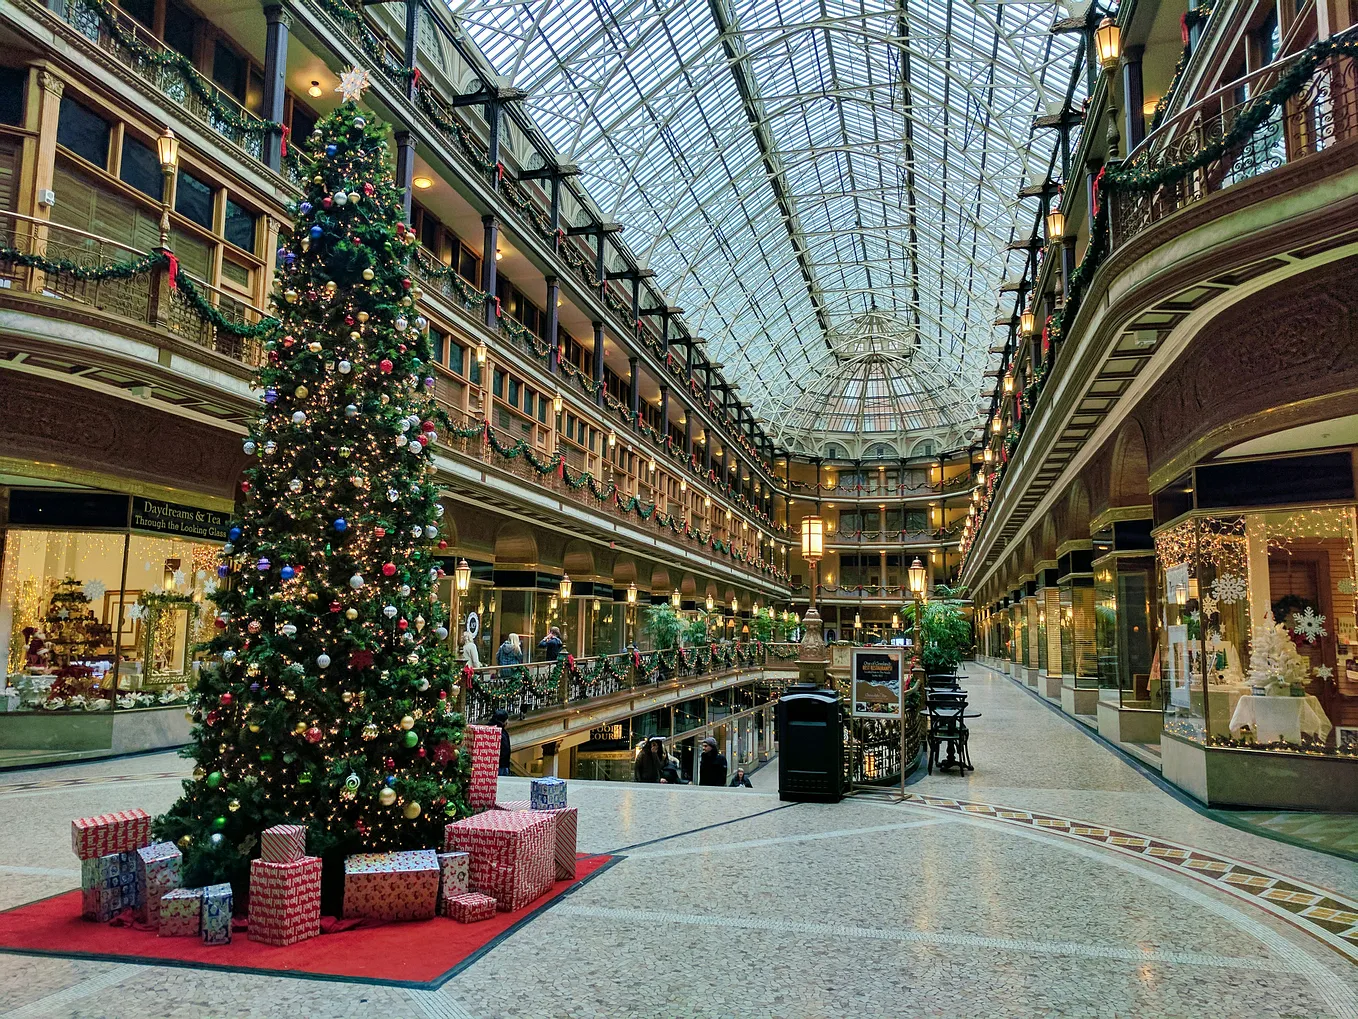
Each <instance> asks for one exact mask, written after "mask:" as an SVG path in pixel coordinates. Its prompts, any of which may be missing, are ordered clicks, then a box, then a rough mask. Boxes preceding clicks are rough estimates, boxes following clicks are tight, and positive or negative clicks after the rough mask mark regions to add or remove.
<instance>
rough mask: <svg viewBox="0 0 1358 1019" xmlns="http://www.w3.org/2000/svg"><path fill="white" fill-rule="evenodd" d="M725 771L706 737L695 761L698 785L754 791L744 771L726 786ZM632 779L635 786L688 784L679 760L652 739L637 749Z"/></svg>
mask: <svg viewBox="0 0 1358 1019" xmlns="http://www.w3.org/2000/svg"><path fill="white" fill-rule="evenodd" d="M726 771H727V762H726V755H725V754H723V753H722V752H721V750H720V749H719V748H718V746H717V741H716V739H715V738H713V737H711V736H708V737H707V738H706V739H704V740H703V750H702V754H701V755H700V756H699V758H698V784H699V785H728V784H729V785H731V786H732V787H736V786H743V787H745V788H746V789H752V788H753V786H752V785H751V784H750V780H749V779H748V778H747V777H746V776H745V769H744V768H737V769H736V773H735V775H734V776H733V777H732V778H731V781H730V782H729V783H728V782H727V781H726ZM632 775H633V777H634V778H635V779H636V780H637V781H638V782H659V783H663V784H669V785H683V784H685V783H686V782H687V781H688V780H687V779H685V778H684V773H683V769H682V768H681V767H680V765H679V759H678V758H677V757H674V756H673V755H672V754H670V752H669V751H668V750H667V749H666V747H665V740H664V737H661V736H652V737H650V738H649V739H647V740H646V741H645V742H644V743H642V744H641V746H640V747H638V748H637V757H636V760H635V761H634V762H633V764H632Z"/></svg>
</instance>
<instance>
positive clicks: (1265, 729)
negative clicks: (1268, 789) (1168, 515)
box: [1151, 506, 1358, 755]
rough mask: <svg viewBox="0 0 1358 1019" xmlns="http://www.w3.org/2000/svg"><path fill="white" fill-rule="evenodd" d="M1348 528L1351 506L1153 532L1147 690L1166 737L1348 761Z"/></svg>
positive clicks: (1353, 726)
mask: <svg viewBox="0 0 1358 1019" xmlns="http://www.w3.org/2000/svg"><path fill="white" fill-rule="evenodd" d="M1354 528H1355V516H1354V507H1352V506H1334V507H1308V508H1299V509H1284V510H1275V509H1270V510H1267V511H1261V512H1257V513H1244V514H1240V515H1234V516H1226V517H1211V516H1201V517H1193V518H1190V519H1188V520H1185V521H1182V522H1180V523H1177V524H1175V525H1173V526H1172V527H1169V528H1166V529H1163V530H1161V531H1158V532H1157V533H1156V536H1155V545H1156V554H1157V560H1158V564H1157V575H1158V584H1157V588H1158V592H1159V594H1160V597H1161V603H1162V608H1161V619H1162V628H1161V629H1162V635H1161V639H1160V641H1159V645H1158V648H1157V652H1156V658H1155V661H1154V662H1153V663H1152V669H1151V686H1152V687H1153V688H1154V689H1155V690H1156V691H1159V692H1160V693H1162V694H1163V696H1164V698H1165V712H1166V720H1165V727H1166V729H1167V730H1168V731H1170V732H1174V733H1177V734H1179V735H1183V736H1188V737H1189V738H1194V739H1198V740H1205V741H1208V742H1210V743H1212V744H1214V745H1221V746H1242V747H1245V746H1266V747H1269V748H1274V749H1280V750H1304V751H1310V752H1331V753H1333V752H1335V751H1340V752H1345V753H1348V754H1354V755H1358V664H1355V662H1356V660H1358V648H1356V647H1355V644H1358V633H1356V632H1355V630H1356V620H1355V587H1356V586H1358V575H1356V574H1355V568H1354V546H1355V530H1354ZM1278 698H1288V699H1289V700H1287V701H1282V700H1278Z"/></svg>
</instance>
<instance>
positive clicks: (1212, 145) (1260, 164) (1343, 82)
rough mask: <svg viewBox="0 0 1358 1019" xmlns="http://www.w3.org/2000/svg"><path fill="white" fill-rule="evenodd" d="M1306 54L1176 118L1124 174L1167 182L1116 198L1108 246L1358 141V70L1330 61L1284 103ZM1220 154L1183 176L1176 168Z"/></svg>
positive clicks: (1350, 63) (1118, 192) (1345, 60)
mask: <svg viewBox="0 0 1358 1019" xmlns="http://www.w3.org/2000/svg"><path fill="white" fill-rule="evenodd" d="M1306 62H1307V57H1306V55H1305V54H1298V55H1296V56H1293V57H1290V58H1286V59H1284V60H1280V61H1277V62H1275V63H1273V64H1269V65H1268V66H1267V67H1262V68H1260V69H1259V70H1257V71H1255V72H1253V73H1252V74H1249V75H1246V76H1245V77H1243V78H1241V79H1239V80H1238V81H1234V82H1232V83H1231V84H1229V85H1226V86H1225V87H1223V88H1220V89H1218V90H1217V91H1215V92H1213V93H1212V94H1211V95H1209V96H1207V97H1206V98H1205V99H1202V100H1199V101H1198V102H1196V103H1194V104H1193V105H1192V106H1190V107H1189V108H1188V109H1186V110H1184V111H1182V112H1181V113H1179V114H1177V115H1176V116H1174V117H1173V118H1171V119H1170V120H1168V121H1167V122H1166V123H1165V124H1163V125H1162V126H1161V127H1160V128H1159V129H1157V130H1156V131H1154V132H1152V133H1151V134H1150V135H1149V136H1148V137H1147V138H1146V140H1145V141H1144V142H1143V143H1142V144H1141V145H1140V146H1139V147H1138V148H1137V149H1136V150H1135V151H1133V152H1132V153H1131V155H1130V157H1129V158H1128V161H1127V163H1126V164H1124V167H1123V169H1124V170H1125V169H1127V168H1131V167H1134V168H1135V170H1136V172H1137V173H1138V174H1139V175H1143V176H1146V177H1150V178H1153V177H1154V176H1155V175H1157V174H1164V175H1165V176H1166V177H1168V179H1167V180H1166V181H1165V182H1164V183H1163V184H1161V185H1160V186H1158V187H1154V188H1151V189H1144V188H1135V189H1133V188H1126V187H1119V188H1116V189H1115V190H1114V191H1113V197H1112V208H1111V210H1110V211H1111V216H1112V219H1111V227H1112V240H1113V247H1114V248H1117V247H1119V246H1120V245H1122V244H1125V243H1126V242H1127V241H1128V240H1130V239H1131V238H1132V237H1135V236H1136V235H1137V234H1139V233H1141V232H1142V231H1143V230H1145V229H1147V228H1148V227H1150V226H1152V225H1153V224H1155V223H1157V222H1159V221H1160V220H1162V219H1164V218H1165V217H1166V216H1169V215H1171V214H1173V213H1175V212H1178V211H1179V210H1180V209H1183V208H1185V207H1186V206H1189V205H1191V204H1193V203H1194V202H1199V201H1202V200H1203V199H1204V198H1207V197H1208V196H1210V195H1212V194H1215V193H1217V192H1219V191H1223V190H1225V189H1226V188H1229V187H1231V186H1232V185H1234V184H1239V183H1241V182H1243V181H1246V180H1250V179H1252V178H1255V177H1259V176H1261V175H1263V174H1266V173H1269V172H1271V171H1273V170H1277V169H1279V168H1280V167H1283V166H1286V165H1287V164H1289V163H1295V162H1297V161H1298V160H1301V159H1305V158H1306V157H1308V156H1311V155H1314V154H1315V153H1317V152H1322V151H1326V150H1329V149H1332V148H1334V147H1335V146H1338V145H1340V144H1342V143H1344V142H1349V141H1352V140H1353V139H1354V138H1355V137H1358V63H1355V61H1354V60H1353V59H1352V58H1350V57H1344V56H1333V57H1329V58H1328V59H1326V60H1324V61H1323V62H1321V63H1320V64H1319V66H1316V67H1315V68H1314V70H1313V71H1312V73H1310V74H1309V76H1308V77H1307V78H1306V80H1304V82H1302V83H1300V88H1299V89H1298V90H1297V91H1295V93H1293V94H1291V95H1290V97H1288V98H1285V99H1284V100H1283V101H1282V102H1276V103H1275V102H1269V101H1268V97H1267V94H1268V93H1269V91H1270V90H1272V89H1278V90H1280V91H1283V90H1288V88H1289V86H1288V79H1289V75H1293V74H1296V73H1299V72H1304V71H1306V70H1307V66H1306ZM1215 150H1220V151H1219V153H1218V154H1217V155H1216V156H1215V157H1214V158H1212V159H1210V161H1207V162H1205V163H1204V164H1203V165H1201V166H1198V167H1196V168H1195V169H1193V170H1191V171H1190V172H1188V173H1187V174H1184V175H1179V174H1177V173H1174V172H1173V171H1174V170H1175V168H1176V167H1178V166H1180V165H1181V164H1184V163H1186V162H1189V161H1193V160H1194V159H1195V157H1199V155H1200V154H1202V153H1205V152H1211V151H1215Z"/></svg>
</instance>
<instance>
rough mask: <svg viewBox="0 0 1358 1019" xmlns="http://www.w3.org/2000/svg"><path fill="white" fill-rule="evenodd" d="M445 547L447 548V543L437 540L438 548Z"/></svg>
mask: <svg viewBox="0 0 1358 1019" xmlns="http://www.w3.org/2000/svg"><path fill="white" fill-rule="evenodd" d="M447 547H448V543H447V542H446V541H444V540H443V539H442V538H440V539H439V548H447Z"/></svg>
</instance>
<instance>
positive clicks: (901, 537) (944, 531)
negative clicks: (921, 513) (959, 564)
mask: <svg viewBox="0 0 1358 1019" xmlns="http://www.w3.org/2000/svg"><path fill="white" fill-rule="evenodd" d="M958 531H959V527H958V526H956V525H954V526H952V527H934V528H927V529H925V530H922V531H915V530H905V529H904V528H902V529H901V530H899V531H835V532H833V533H831V534H827V535H826V536H825V543H826V544H827V545H918V544H927V543H928V542H937V541H952V540H954V539H955V538H956V537H957V534H958Z"/></svg>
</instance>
